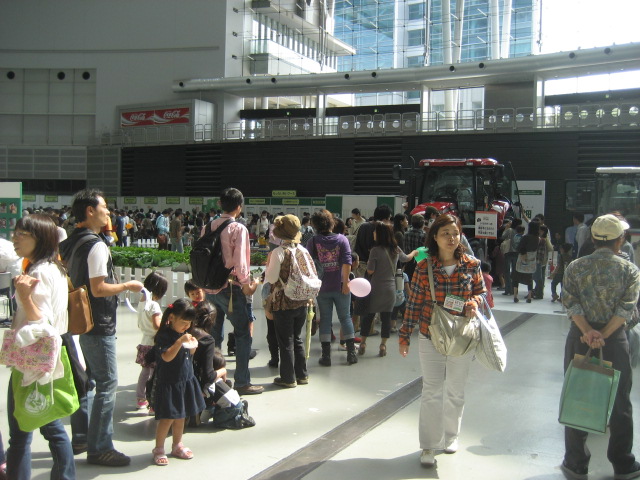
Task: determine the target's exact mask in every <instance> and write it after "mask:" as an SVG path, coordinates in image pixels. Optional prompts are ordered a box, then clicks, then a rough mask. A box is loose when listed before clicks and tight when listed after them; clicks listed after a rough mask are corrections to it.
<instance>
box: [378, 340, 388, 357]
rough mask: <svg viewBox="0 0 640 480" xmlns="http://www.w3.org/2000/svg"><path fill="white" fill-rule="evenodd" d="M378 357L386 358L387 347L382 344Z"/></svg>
mask: <svg viewBox="0 0 640 480" xmlns="http://www.w3.org/2000/svg"><path fill="white" fill-rule="evenodd" d="M378 356H379V357H386V356H387V346H386V345H385V344H383V343H381V344H380V351H379V352H378Z"/></svg>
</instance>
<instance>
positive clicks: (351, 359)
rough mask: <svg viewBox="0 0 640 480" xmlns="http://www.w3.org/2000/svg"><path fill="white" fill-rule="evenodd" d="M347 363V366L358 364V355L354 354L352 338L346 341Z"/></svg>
mask: <svg viewBox="0 0 640 480" xmlns="http://www.w3.org/2000/svg"><path fill="white" fill-rule="evenodd" d="M347 363H348V364H349V365H353V364H354V363H358V355H357V354H356V345H355V343H353V338H350V339H349V340H347Z"/></svg>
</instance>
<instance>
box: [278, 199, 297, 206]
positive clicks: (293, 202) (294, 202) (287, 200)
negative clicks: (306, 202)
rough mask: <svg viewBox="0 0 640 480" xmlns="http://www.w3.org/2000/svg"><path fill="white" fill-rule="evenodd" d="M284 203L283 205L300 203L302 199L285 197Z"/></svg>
mask: <svg viewBox="0 0 640 480" xmlns="http://www.w3.org/2000/svg"><path fill="white" fill-rule="evenodd" d="M282 204H283V205H300V199H299V198H283V199H282Z"/></svg>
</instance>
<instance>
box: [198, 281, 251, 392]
mask: <svg viewBox="0 0 640 480" xmlns="http://www.w3.org/2000/svg"><path fill="white" fill-rule="evenodd" d="M232 292H233V294H232ZM231 297H233V298H232V301H231V302H232V303H231V304H232V306H233V312H230V311H229V299H230V298H231ZM208 298H209V299H212V300H213V304H214V305H215V306H216V307H217V309H218V313H220V311H221V310H222V312H224V314H225V315H226V316H227V318H228V319H229V321H230V322H231V325H233V329H234V332H235V336H236V371H235V373H234V375H233V378H234V380H235V385H234V387H235V388H236V389H237V388H239V387H244V386H245V385H249V384H250V383H251V374H250V373H249V355H250V354H251V341H252V339H251V334H250V333H249V324H250V323H251V318H250V317H249V312H248V309H247V297H246V296H245V294H244V293H242V289H241V288H240V287H239V286H237V285H233V286H231V287H226V288H224V289H223V290H220V292H218V293H216V294H214V295H209V296H208ZM214 339H215V336H214Z"/></svg>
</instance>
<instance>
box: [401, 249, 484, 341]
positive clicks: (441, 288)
mask: <svg viewBox="0 0 640 480" xmlns="http://www.w3.org/2000/svg"><path fill="white" fill-rule="evenodd" d="M428 261H429V259H428V258H427V259H424V260H422V261H420V263H418V266H417V267H416V271H415V272H414V274H413V279H412V281H411V283H410V284H409V285H410V290H409V299H408V300H407V308H406V311H405V314H404V320H403V322H402V328H401V329H400V332H399V337H400V345H409V340H410V337H411V334H412V333H413V329H414V327H415V325H416V324H418V325H419V328H420V333H421V334H422V335H426V336H429V325H430V324H431V314H432V312H433V300H432V298H431V289H430V288H429V269H428V264H427V262H428ZM433 281H434V283H435V285H434V290H435V294H436V302H438V304H439V305H442V304H444V300H445V297H446V296H447V295H456V296H458V297H462V298H464V299H465V300H466V303H465V306H473V305H475V306H479V305H482V295H484V294H485V293H486V291H487V290H486V288H485V286H484V280H483V279H482V272H481V271H480V260H478V259H477V258H475V257H470V256H468V255H466V254H464V255H462V258H461V259H460V260H458V264H457V265H456V268H455V270H454V271H453V273H452V274H451V275H447V273H446V272H445V270H444V268H443V266H442V263H441V262H440V260H438V258H437V257H433ZM450 312H451V313H453V314H457V315H459V314H460V313H459V312H454V311H452V310H450Z"/></svg>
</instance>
